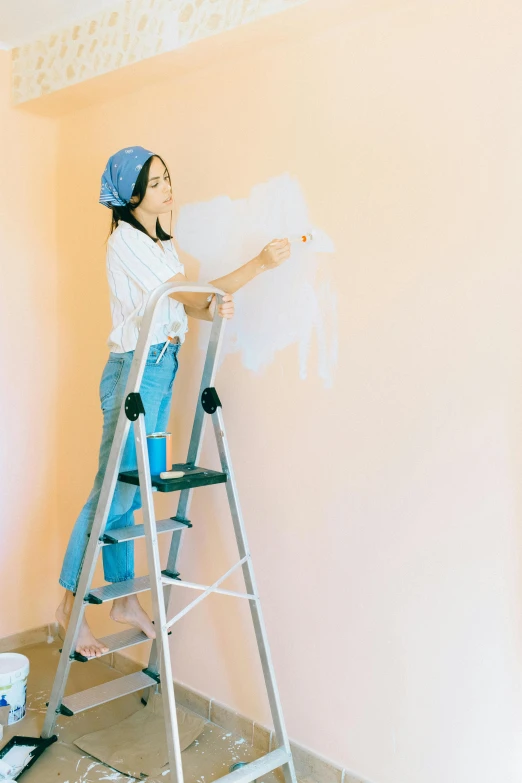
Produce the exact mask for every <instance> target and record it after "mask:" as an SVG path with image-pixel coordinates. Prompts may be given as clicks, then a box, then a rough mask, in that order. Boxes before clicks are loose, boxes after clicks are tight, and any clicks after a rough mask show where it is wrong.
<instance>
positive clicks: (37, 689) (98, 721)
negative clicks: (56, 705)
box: [0, 642, 277, 783]
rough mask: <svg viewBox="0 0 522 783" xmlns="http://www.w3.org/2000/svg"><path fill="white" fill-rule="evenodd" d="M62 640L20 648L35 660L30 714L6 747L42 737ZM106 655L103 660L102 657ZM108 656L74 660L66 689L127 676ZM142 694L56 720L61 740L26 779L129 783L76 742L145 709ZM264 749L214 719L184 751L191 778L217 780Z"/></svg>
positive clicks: (268, 780)
mask: <svg viewBox="0 0 522 783" xmlns="http://www.w3.org/2000/svg"><path fill="white" fill-rule="evenodd" d="M59 646H60V645H59V642H54V643H53V644H45V643H42V644H34V645H31V646H29V647H24V648H22V649H20V650H16V651H15V652H21V653H22V654H23V655H26V656H27V657H28V658H29V660H30V664H31V670H30V674H29V681H28V688H27V713H26V716H25V718H24V719H23V720H21V721H19V722H18V723H16V724H14V725H12V726H9V727H8V728H7V727H6V729H5V730H4V738H3V740H1V741H0V745H1V746H2V747H3V746H4V745H5V744H6V742H7V741H8V740H9V739H10V738H11V737H12V736H14V735H16V734H21V735H24V736H31V737H38V736H40V732H41V729H42V725H43V721H44V717H45V712H46V707H45V703H46V701H48V700H49V694H50V691H51V687H52V684H53V680H54V675H55V672H56V668H57V666H58V659H59V657H60V653H59ZM102 660H103V659H102ZM102 660H96V661H89V662H88V663H85V664H82V663H73V665H72V667H71V675H70V677H69V682H68V687H67V689H66V694H68V693H76V692H77V691H81V690H84V689H85V688H90V687H92V686H93V685H98V684H100V683H102V682H108V681H109V680H113V679H115V678H117V677H121V676H122V675H121V674H119V672H117V671H115V670H114V669H111V668H109V667H108V666H106V665H105V664H104V663H102ZM140 699H141V694H140V693H135V694H131V695H130V696H124V697H123V698H121V699H117V700H115V701H113V702H110V703H109V704H104V705H102V706H100V707H96V708H95V709H92V710H88V711H87V712H83V713H80V714H79V715H75V716H74V717H72V718H66V717H64V716H60V717H59V719H58V721H57V725H56V730H55V731H56V734H57V735H58V742H55V743H54V744H53V745H51V746H50V747H49V748H48V749H47V750H46V751H45V752H44V753H43V755H42V756H41V757H40V758H39V759H38V761H37V762H36V763H35V764H34V766H33V767H32V768H31V769H30V770H28V771H27V772H26V773H25V774H24V775H23V777H22V781H23V783H57V782H58V781H60V783H99V781H111V782H112V783H129V782H130V781H133V780H134V778H129V777H126V776H125V775H122V774H121V773H119V772H116V771H115V770H113V769H112V768H111V767H107V766H105V765H104V764H101V763H100V762H98V761H96V760H95V759H94V758H92V757H91V756H89V755H87V754H85V753H83V752H82V751H81V750H80V749H79V748H77V747H76V746H75V745H74V744H73V742H74V740H75V739H77V738H78V737H81V736H82V735H83V734H87V733H89V732H91V731H96V730H99V729H102V728H103V727H104V726H107V727H108V726H112V725H113V724H114V723H117V722H119V721H121V720H123V719H124V718H126V717H128V716H129V715H131V714H132V713H134V712H135V711H136V710H138V709H141V708H142V705H141V702H140ZM262 755H263V753H262V751H260V750H257V749H255V748H253V747H252V746H251V745H249V744H248V743H247V742H246V741H245V740H244V739H243V738H242V737H239V735H235V734H233V733H230V732H228V731H225V730H223V729H221V728H220V727H219V726H216V725H215V724H214V723H209V724H208V725H207V726H205V729H204V731H203V733H202V734H201V735H200V736H199V737H198V739H197V740H196V742H193V743H192V745H191V746H190V747H189V748H187V749H186V750H185V751H184V752H183V771H184V777H185V781H186V783H211V781H213V780H215V779H216V778H218V777H221V776H222V775H225V774H227V772H228V771H229V767H230V765H231V764H235V763H236V762H239V761H252V760H253V759H255V758H258V757H259V756H262ZM169 779H170V777H169V776H166V777H162V778H161V779H157V778H147V781H148V783H160V782H161V783H168V781H169ZM259 783H277V780H276V777H275V775H274V774H270V775H265V776H264V778H263V779H262V781H261V780H260V781H259Z"/></svg>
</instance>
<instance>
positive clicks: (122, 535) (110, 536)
mask: <svg viewBox="0 0 522 783" xmlns="http://www.w3.org/2000/svg"><path fill="white" fill-rule="evenodd" d="M188 527H192V524H191V523H190V522H189V521H188V519H186V520H185V521H184V522H183V521H181V520H180V519H176V517H171V518H170V519H161V520H159V521H158V522H156V532H157V533H170V532H172V531H173V530H186V529H187V528H188ZM144 537H145V527H144V525H128V526H127V527H119V528H116V529H115V530H109V532H108V533H105V535H104V536H102V538H101V539H100V540H101V542H102V544H103V545H104V546H106V545H107V544H120V543H121V542H122V541H134V540H135V539H137V538H144Z"/></svg>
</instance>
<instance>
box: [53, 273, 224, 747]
mask: <svg viewBox="0 0 522 783" xmlns="http://www.w3.org/2000/svg"><path fill="white" fill-rule="evenodd" d="M173 292H179V293H183V292H185V293H214V294H217V295H222V292H221V291H220V290H219V289H217V288H214V286H205V285H196V284H194V283H183V284H180V283H169V282H167V283H164V284H163V285H161V286H159V287H158V288H156V289H155V290H154V291H152V293H151V294H150V296H149V299H148V300H147V304H146V306H145V311H144V315H143V319H142V322H141V328H140V333H139V337H138V343H137V345H136V350H135V352H134V358H133V360H132V365H131V368H130V372H129V378H128V380H127V385H126V388H125V394H124V398H123V402H122V405H121V409H120V413H119V416H118V421H117V424H116V431H115V433H114V438H113V441H112V446H111V450H110V453H109V459H108V462H107V468H106V470H105V476H104V478H103V483H102V486H101V490H100V497H99V499H98V505H97V507H96V513H95V516H94V520H93V524H92V527H91V531H90V535H89V542H88V544H87V548H86V550H85V555H84V559H83V564H82V568H81V571H80V579H79V582H78V587H77V590H76V599H75V601H74V604H73V608H72V612H71V616H70V618H69V625H68V628H67V632H66V634H65V639H64V642H63V647H62V654H61V656H60V661H59V664H58V669H57V672H56V677H55V680H54V685H53V689H52V692H51V696H50V699H49V706H48V709H47V714H46V716H45V721H44V726H43V731H42V737H44V738H47V737H50V736H51V735H52V733H53V729H54V724H55V721H56V714H57V713H56V710H57V709H59V706H60V704H61V701H62V698H63V693H64V690H65V685H66V682H67V678H68V674H69V669H70V666H71V658H70V656H71V653H72V651H73V649H74V647H75V645H76V640H77V638H78V633H79V631H80V623H81V620H82V619H83V615H84V612H85V604H84V598H85V596H86V594H87V591H88V590H89V588H90V586H91V583H92V579H93V577H94V571H95V568H96V561H97V555H98V553H99V549H100V541H99V539H100V536H101V535H103V532H104V530H105V525H106V523H107V518H108V515H109V509H110V506H111V502H112V498H113V495H114V489H115V487H116V481H117V479H118V472H119V467H120V464H121V459H122V456H123V450H124V448H125V443H126V441H127V435H128V433H129V429H130V420H129V419H128V418H127V415H126V413H125V400H126V398H127V395H128V394H129V393H130V392H139V388H140V384H141V379H142V377H143V372H144V370H145V362H146V358H147V354H148V349H149V345H150V339H151V332H152V324H153V323H154V318H155V315H156V312H157V308H158V305H159V303H160V301H161V300H162V299H163V297H165V296H167V294H169V293H173Z"/></svg>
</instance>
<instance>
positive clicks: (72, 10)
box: [0, 0, 119, 49]
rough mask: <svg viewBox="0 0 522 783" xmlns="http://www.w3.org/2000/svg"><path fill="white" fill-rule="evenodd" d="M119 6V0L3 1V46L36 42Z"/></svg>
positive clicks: (0, 14) (0, 44)
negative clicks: (99, 12)
mask: <svg viewBox="0 0 522 783" xmlns="http://www.w3.org/2000/svg"><path fill="white" fill-rule="evenodd" d="M116 5H119V2H118V0H0V48H2V49H12V48H13V46H19V45H20V44H23V43H26V42H28V41H34V39H35V38H39V37H41V36H44V35H46V34H47V33H50V32H53V31H54V30H59V29H60V28H61V27H66V26H67V25H69V24H71V23H73V22H76V21H78V20H80V19H85V17H86V16H87V17H88V16H91V15H92V14H96V13H98V11H101V10H102V9H104V8H108V7H111V6H116Z"/></svg>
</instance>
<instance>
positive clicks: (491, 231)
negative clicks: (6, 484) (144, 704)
mask: <svg viewBox="0 0 522 783" xmlns="http://www.w3.org/2000/svg"><path fill="white" fill-rule="evenodd" d="M311 8H312V9H314V8H315V13H316V14H317V25H316V24H315V21H314V16H313V12H312V11H311V10H310V9H311ZM321 8H322V5H321V3H319V2H317V1H316V2H314V0H312V1H311V2H310V3H308V4H307V6H306V9H307V10H306V14H307V17H306V18H307V20H308V22H307V25H308V26H307V27H306V26H305V28H303V27H302V26H301V27H299V34H296V35H295V36H294V37H292V28H291V26H290V27H289V28H286V40H284V41H283V42H278V41H277V38H278V29H279V28H278V23H279V22H278V20H277V19H274V20H272V22H271V24H272V25H273V27H272V28H270V27H269V25H267V26H266V30H267V36H268V37H267V39H266V43H265V44H264V45H261V44H259V45H257V46H255V47H252V48H251V50H250V51H248V52H246V53H242V54H241V55H236V56H230V57H228V58H227V57H225V56H224V54H222V55H221V57H219V58H218V57H215V58H214V60H213V61H212V62H210V63H207V65H206V66H205V67H201V68H195V69H194V70H193V71H191V72H188V73H184V74H183V73H180V72H178V71H175V70H172V71H171V70H169V68H166V70H165V74H164V76H165V79H164V80H163V81H161V82H158V83H156V84H154V85H152V86H147V87H144V88H143V89H141V90H139V91H136V92H134V93H132V92H131V93H128V94H125V95H122V96H120V97H118V95H117V94H115V95H114V98H113V100H111V101H110V102H104V103H100V104H95V103H93V104H92V105H90V106H88V107H86V108H84V109H82V110H75V111H74V112H72V113H70V114H69V115H66V116H64V117H62V119H61V121H60V138H59V179H58V209H59V235H58V242H59V258H60V270H59V300H58V302H59V304H58V315H59V323H60V352H59V355H60V367H59V375H58V377H59V383H60V395H61V396H60V400H61V405H60V428H59V442H58V447H59V463H58V464H59V469H60V470H64V469H65V468H67V467H68V466H69V465H70V462H71V459H72V458H73V457H74V460H75V464H76V465H77V467H78V470H77V472H76V473H75V474H74V479H73V480H71V481H70V482H68V483H67V484H66V485H65V486H61V487H60V489H61V491H60V495H59V515H58V516H59V524H60V535H61V539H62V549H63V548H65V543H66V539H67V536H68V533H69V530H70V527H71V525H72V522H73V519H74V517H75V515H76V514H77V513H78V510H79V507H80V505H81V503H82V502H83V500H84V498H85V496H86V494H87V493H88V491H89V488H90V482H91V480H92V476H93V475H94V471H95V466H96V451H97V446H98V442H99V428H100V423H101V417H100V412H99V406H98V400H97V384H98V381H99V376H100V373H101V370H102V366H103V363H104V360H105V357H106V348H105V340H106V337H107V333H108V328H109V315H108V313H109V310H108V294H107V288H106V281H105V277H104V274H105V273H104V261H103V254H104V246H103V242H104V238H105V236H106V233H107V230H108V212H106V211H104V210H103V208H102V207H100V206H98V205H97V203H96V200H97V194H98V186H99V175H100V172H101V171H102V169H103V165H104V163H105V160H106V158H107V156H108V155H109V154H110V153H111V152H113V151H114V150H115V149H118V148H119V147H121V146H123V145H128V144H134V143H141V144H143V145H144V146H149V147H151V148H153V149H156V150H158V151H159V152H160V153H161V154H163V155H164V156H165V157H166V159H167V160H168V162H169V164H170V167H171V172H172V175H173V181H174V189H175V194H176V197H177V200H178V202H179V203H180V204H183V203H187V202H191V201H201V200H205V199H209V198H212V197H214V196H217V195H220V194H228V195H229V196H231V197H233V198H239V197H244V196H247V195H248V193H249V191H250V188H251V187H252V185H254V184H256V183H258V182H263V181H265V180H267V179H269V178H270V177H272V176H276V175H278V174H280V173H283V172H285V171H288V172H290V173H291V174H293V175H294V176H296V177H297V178H298V179H299V180H300V182H301V185H302V187H303V190H304V192H305V194H306V198H307V200H308V205H309V207H310V212H311V216H312V219H313V220H314V222H316V223H317V224H319V225H321V226H322V227H323V228H324V229H325V230H326V231H328V233H329V234H330V235H331V236H332V237H333V239H334V241H335V243H336V247H337V253H336V255H335V257H334V258H333V259H330V260H329V259H325V260H324V264H325V265H327V268H328V271H329V274H330V275H331V276H332V277H333V279H334V281H335V288H336V290H337V293H338V297H339V304H340V306H339V318H340V324H339V337H340V347H339V363H338V368H337V373H336V378H335V384H334V386H333V388H332V389H331V390H325V388H324V387H323V386H322V384H321V383H320V382H319V381H318V380H317V379H316V378H315V377H314V376H311V377H310V379H309V380H308V381H306V382H303V381H301V380H299V378H298V370H297V355H296V354H297V351H296V350H295V349H294V348H292V347H291V348H288V349H286V350H285V351H284V352H281V353H280V354H278V355H277V357H276V359H275V361H274V363H273V364H272V365H271V366H270V367H269V368H268V369H267V370H266V371H265V372H264V373H263V374H262V375H261V376H256V375H254V374H252V373H250V372H248V371H246V370H244V369H243V368H242V366H241V363H240V361H239V358H238V357H237V356H233V357H229V358H227V360H226V361H225V363H224V365H223V367H222V369H221V372H220V375H219V378H218V383H217V385H218V388H219V392H220V395H221V397H222V399H223V403H224V406H225V407H224V412H225V416H226V421H227V423H228V428H229V436H230V441H231V447H232V451H233V454H234V457H235V460H236V465H237V474H238V482H239V487H240V490H241V493H242V500H243V506H244V512H245V517H246V520H247V525H248V530H249V535H250V539H251V546H252V551H253V554H254V559H255V564H256V569H257V573H258V580H259V585H260V591H261V595H262V598H263V602H264V609H265V615H266V621H267V626H268V631H269V635H270V639H271V642H272V649H273V655H274V662H275V667H276V671H277V674H278V681H279V686H280V690H281V696H282V700H283V705H284V709H285V715H286V719H287V724H288V729H289V733H290V735H291V737H292V738H293V739H295V740H297V741H298V742H300V743H302V744H304V745H306V746H308V747H310V748H311V749H313V750H315V751H316V752H318V753H321V754H323V755H324V756H326V757H328V758H330V759H332V760H334V761H336V762H337V763H339V764H341V765H344V766H346V767H347V768H349V769H352V770H353V771H354V772H355V773H358V774H360V775H361V776H363V777H365V778H367V779H369V780H372V781H375V783H419V782H420V781H422V783H440V781H456V782H457V781H458V782H459V783H460V781H472V780H473V781H475V782H476V783H478V782H479V781H480V783H482V782H483V783H486V781H490V780H492V779H499V780H503V781H506V782H508V781H509V783H515V782H516V781H518V780H520V778H521V776H522V747H521V740H520V737H521V736H522V734H521V729H522V714H521V711H522V708H521V703H522V702H521V698H520V696H521V690H520V684H521V683H520V654H521V633H520V632H521V625H520V618H521V615H522V601H521V574H520V545H521V541H520V516H521V495H520V491H519V489H518V486H519V483H520V476H521V475H522V450H521V446H520V425H521V412H520V392H521V381H522V378H521V366H520V356H521V348H522V337H521V335H522V330H521V323H520V313H521V308H520V297H521V293H522V290H521V289H522V279H521V272H520V269H521V266H520V228H519V227H520V216H519V213H520V180H521V174H522V155H521V152H520V149H521V146H520V138H519V137H520V126H521V120H522V116H521V109H520V101H519V100H518V92H517V90H518V85H519V83H520V78H521V75H522V73H521V71H522V66H521V61H520V52H519V41H520V31H521V24H522V15H521V12H520V8H519V7H518V5H517V4H515V3H511V2H502V3H498V2H493V0H486V1H485V2H483V3H481V4H480V5H479V4H471V3H468V2H465V1H464V0H460V1H458V0H455V2H453V3H451V4H450V3H445V2H441V3H437V4H435V3H432V2H429V0H419V2H417V3H413V4H411V3H402V2H393V0H389V2H382V3H373V4H368V3H362V2H361V3H354V4H351V3H350V4H345V5H344V7H343V8H341V9H340V10H339V11H338V12H337V16H336V18H335V19H334V20H333V21H332V24H331V25H330V26H328V27H326V28H325V27H324V25H322V26H321V22H320V16H321ZM288 13H289V14H295V15H296V16H295V18H296V19H298V18H299V16H298V14H299V11H292V12H288ZM303 13H304V12H303ZM287 18H288V19H289V16H288V17H287ZM319 28H321V29H320V32H319V31H318V30H319ZM270 29H272V31H273V38H270V36H269V31H270ZM296 29H297V28H296ZM239 34H240V33H239ZM198 46H201V49H200V51H201V52H204V51H205V49H204V46H205V44H201V45H200V44H198ZM134 73H136V71H134ZM100 90H103V87H102V86H101V87H100ZM202 230H204V227H202ZM187 264H188V268H189V269H192V270H194V271H195V262H194V260H191V259H187ZM274 285H276V278H275V277H274ZM200 365H201V356H200V354H199V352H198V349H197V344H196V340H195V330H194V329H193V331H192V332H191V335H190V339H189V341H188V343H187V345H186V346H185V347H184V348H183V352H182V355H181V366H182V373H181V375H180V377H179V379H178V381H177V388H176V391H175V405H176V412H175V415H174V416H173V421H172V426H173V428H174V430H175V431H176V432H177V433H178V440H177V449H178V455H179V457H180V458H181V457H182V454H183V451H184V449H185V448H186V437H187V433H188V430H189V425H190V418H191V416H192V413H193V406H194V394H193V393H194V391H195V387H196V383H197V376H198V372H199V368H200ZM80 406H81V407H80ZM207 459H208V461H209V463H212V462H213V461H214V460H215V456H214V454H213V450H212V448H211V447H210V445H209V447H208V450H207ZM166 503H167V499H165V498H161V505H160V506H159V510H160V513H162V511H165V510H166V509H167V505H166ZM192 519H193V521H194V523H195V526H194V529H193V530H192V531H191V532H190V534H189V535H188V536H187V540H186V542H185V544H184V549H183V553H182V559H181V566H182V571H183V574H184V576H186V577H187V578H191V579H195V580H196V579H205V578H210V579H211V578H212V577H214V576H216V575H218V574H219V573H220V572H221V570H222V569H223V567H224V565H225V564H226V563H228V562H230V560H231V558H232V557H233V544H232V539H231V533H230V526H229V523H228V520H227V515H226V509H225V504H224V502H223V496H222V494H221V491H220V490H219V488H218V489H216V490H215V491H214V490H212V489H208V490H205V491H203V492H201V493H200V494H199V495H198V497H197V498H196V500H195V502H194V505H193V510H192ZM140 567H141V569H142V572H143V570H144V568H145V565H144V562H143V560H142V559H141V560H140ZM180 600H181V599H180ZM243 610H244V607H241V606H240V607H238V606H236V605H235V604H234V603H233V602H232V603H230V602H229V601H227V599H225V598H222V599H220V598H218V597H215V598H213V599H209V602H208V603H207V604H204V605H202V606H201V608H199V609H198V610H197V611H196V612H194V614H193V615H191V616H189V618H187V619H186V620H184V621H183V622H182V623H181V624H180V625H179V627H178V629H177V632H176V637H175V639H174V643H173V644H174V653H175V656H174V659H175V662H176V663H175V666H176V668H175V671H174V675H175V677H176V678H177V679H180V680H182V681H184V682H186V683H187V684H189V685H190V686H192V687H194V688H196V689H198V690H200V691H203V692H205V693H207V694H209V695H210V696H212V697H213V698H216V699H218V700H220V701H223V702H225V703H227V704H229V705H232V706H233V707H235V708H236V709H238V710H239V711H240V712H243V713H245V714H248V715H250V716H251V717H253V718H255V719H256V720H259V721H261V722H267V721H268V715H269V713H268V709H267V705H266V701H265V699H264V695H263V687H262V682H261V677H260V673H259V668H258V666H257V664H256V662H255V655H254V641H253V635H252V633H251V632H250V630H249V624H248V617H247V616H246V614H245V611H243ZM90 616H91V618H92V620H93V623H94V626H95V630H97V631H98V632H100V633H101V632H102V631H104V630H107V628H108V624H107V622H106V615H105V614H104V612H103V611H102V610H92V612H91V614H90Z"/></svg>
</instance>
